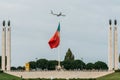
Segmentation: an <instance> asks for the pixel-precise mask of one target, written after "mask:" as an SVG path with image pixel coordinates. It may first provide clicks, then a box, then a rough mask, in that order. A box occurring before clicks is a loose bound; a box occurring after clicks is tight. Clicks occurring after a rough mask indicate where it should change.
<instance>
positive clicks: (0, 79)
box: [0, 73, 21, 80]
mask: <svg viewBox="0 0 120 80" xmlns="http://www.w3.org/2000/svg"><path fill="white" fill-rule="evenodd" d="M0 80H21V79H20V78H19V77H16V76H12V75H9V74H6V73H0Z"/></svg>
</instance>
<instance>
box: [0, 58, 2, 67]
mask: <svg viewBox="0 0 120 80" xmlns="http://www.w3.org/2000/svg"><path fill="white" fill-rule="evenodd" d="M1 59H2V58H1V56H0V68H1V64H2V62H1V61H2V60H1Z"/></svg>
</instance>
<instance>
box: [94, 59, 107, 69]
mask: <svg viewBox="0 0 120 80" xmlns="http://www.w3.org/2000/svg"><path fill="white" fill-rule="evenodd" d="M94 68H95V69H98V70H107V69H108V66H107V64H106V63H104V62H102V61H97V62H96V63H95V64H94Z"/></svg>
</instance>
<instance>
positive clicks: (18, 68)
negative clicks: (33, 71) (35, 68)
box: [17, 66, 25, 70]
mask: <svg viewBox="0 0 120 80" xmlns="http://www.w3.org/2000/svg"><path fill="white" fill-rule="evenodd" d="M17 70H25V67H24V66H23V67H22V66H18V67H17Z"/></svg>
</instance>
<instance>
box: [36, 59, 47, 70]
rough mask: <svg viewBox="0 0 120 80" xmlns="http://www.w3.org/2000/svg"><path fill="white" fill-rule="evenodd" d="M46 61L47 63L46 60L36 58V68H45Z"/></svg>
mask: <svg viewBox="0 0 120 80" xmlns="http://www.w3.org/2000/svg"><path fill="white" fill-rule="evenodd" d="M47 63H48V60H46V59H39V60H37V62H36V65H37V68H40V69H42V70H43V69H47Z"/></svg>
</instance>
